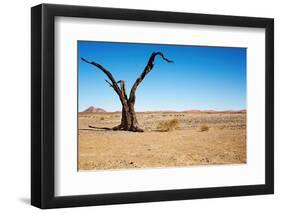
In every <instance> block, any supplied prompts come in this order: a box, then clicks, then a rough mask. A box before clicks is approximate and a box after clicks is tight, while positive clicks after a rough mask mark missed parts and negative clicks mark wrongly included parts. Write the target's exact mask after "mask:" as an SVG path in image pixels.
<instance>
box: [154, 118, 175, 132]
mask: <svg viewBox="0 0 281 213" xmlns="http://www.w3.org/2000/svg"><path fill="white" fill-rule="evenodd" d="M178 128H179V121H178V119H172V120H168V121H161V122H160V123H159V124H158V126H157V129H158V130H159V131H161V132H169V131H172V130H175V129H178Z"/></svg>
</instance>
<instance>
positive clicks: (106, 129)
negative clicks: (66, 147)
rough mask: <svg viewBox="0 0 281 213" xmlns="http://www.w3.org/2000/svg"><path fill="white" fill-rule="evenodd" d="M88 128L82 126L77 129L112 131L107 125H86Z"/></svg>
mask: <svg viewBox="0 0 281 213" xmlns="http://www.w3.org/2000/svg"><path fill="white" fill-rule="evenodd" d="M88 127H89V128H83V129H79V130H84V131H113V129H112V128H109V127H97V126H91V125H88Z"/></svg>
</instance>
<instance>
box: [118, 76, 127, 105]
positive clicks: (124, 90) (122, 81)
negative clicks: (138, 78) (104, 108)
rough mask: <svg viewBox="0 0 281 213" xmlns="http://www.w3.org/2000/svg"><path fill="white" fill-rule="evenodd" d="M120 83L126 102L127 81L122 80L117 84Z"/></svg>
mask: <svg viewBox="0 0 281 213" xmlns="http://www.w3.org/2000/svg"><path fill="white" fill-rule="evenodd" d="M119 83H120V88H121V92H122V94H123V95H124V97H125V98H126V100H128V97H127V94H126V86H125V81H124V80H120V81H117V84H119Z"/></svg>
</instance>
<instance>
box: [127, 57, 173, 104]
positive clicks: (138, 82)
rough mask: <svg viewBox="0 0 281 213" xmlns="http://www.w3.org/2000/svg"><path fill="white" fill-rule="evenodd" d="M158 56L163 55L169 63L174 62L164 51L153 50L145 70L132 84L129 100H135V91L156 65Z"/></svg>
mask: <svg viewBox="0 0 281 213" xmlns="http://www.w3.org/2000/svg"><path fill="white" fill-rule="evenodd" d="M156 56H161V58H162V59H163V60H165V61H167V62H168V63H174V62H173V61H171V60H169V59H168V58H166V57H165V56H164V54H163V53H162V52H153V53H152V54H151V56H150V58H149V60H148V62H147V65H146V66H145V68H144V70H143V72H142V73H141V74H140V76H139V77H138V78H137V80H136V81H135V83H134V84H133V86H132V89H131V92H130V97H129V101H131V102H135V93H136V90H137V87H138V86H139V84H140V83H141V82H142V81H143V79H144V78H145V76H146V75H147V74H148V73H149V72H150V71H151V70H152V68H153V66H154V60H155V57H156Z"/></svg>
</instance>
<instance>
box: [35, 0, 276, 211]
mask: <svg viewBox="0 0 281 213" xmlns="http://www.w3.org/2000/svg"><path fill="white" fill-rule="evenodd" d="M58 16H64V17H81V18H100V19H115V20H132V21H146V22H162V23H182V24H200V25H217V26H237V27H252V28H264V29H265V32H266V41H265V43H266V48H265V61H266V64H265V85H266V97H265V100H266V119H265V121H266V124H265V126H266V128H265V132H266V135H265V161H266V162H265V184H262V185H246V186H225V187H213V188H198V189H177V190H162V191H144V192H129V193H112V194H92V195H78V196H77V195H73V196H60V197H56V196H55V195H54V189H55V181H54V178H55V171H54V166H55V165H54V163H55V161H54V157H55V156H54V150H55V146H54V133H55V125H54V124H55V123H54V122H55V114H54V113H55V111H54V110H55V108H54V104H55V100H54V95H55V87H54V86H55V85H54V76H55V75H54V72H55V70H54V50H55V47H54V20H55V19H54V18H55V17H58ZM272 193H274V20H273V19H271V18H255V17H240V16H224V15H208V14H193V13H178V12H164V11H148V10H131V9H113V8H102V7H86V6H67V5H53V4H41V5H38V6H35V7H32V9H31V204H32V205H34V206H37V207H39V208H42V209H46V208H60V207H76V206H91V205H106V204H122V203H139V202H155V201H169V200H183V199H197V198H217V197H228V196H245V195H260V194H272Z"/></svg>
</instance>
